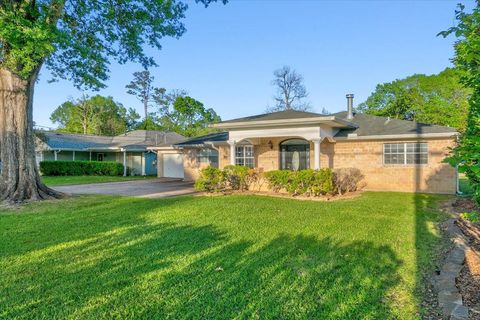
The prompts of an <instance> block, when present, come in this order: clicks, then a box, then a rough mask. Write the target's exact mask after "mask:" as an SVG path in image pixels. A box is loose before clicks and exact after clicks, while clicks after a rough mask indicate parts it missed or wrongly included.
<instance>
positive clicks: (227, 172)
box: [223, 165, 250, 191]
mask: <svg viewBox="0 0 480 320" xmlns="http://www.w3.org/2000/svg"><path fill="white" fill-rule="evenodd" d="M249 171H250V168H248V167H246V166H238V165H237V166H234V165H229V166H226V167H225V168H224V169H223V174H224V176H225V179H226V182H227V184H228V187H230V188H231V189H232V190H240V191H245V190H248V186H249V181H248V176H249Z"/></svg>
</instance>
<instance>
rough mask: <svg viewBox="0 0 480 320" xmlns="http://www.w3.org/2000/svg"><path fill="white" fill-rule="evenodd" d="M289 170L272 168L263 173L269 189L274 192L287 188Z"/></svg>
mask: <svg viewBox="0 0 480 320" xmlns="http://www.w3.org/2000/svg"><path fill="white" fill-rule="evenodd" d="M289 175H290V171H288V170H273V171H268V172H265V173H264V177H265V179H266V180H267V182H268V185H269V187H270V189H272V190H273V191H274V192H279V191H280V190H282V189H285V190H286V188H287V185H288V181H289Z"/></svg>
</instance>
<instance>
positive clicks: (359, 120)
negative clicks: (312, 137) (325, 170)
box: [334, 111, 457, 138]
mask: <svg viewBox="0 0 480 320" xmlns="http://www.w3.org/2000/svg"><path fill="white" fill-rule="evenodd" d="M334 115H335V116H338V117H342V118H344V117H347V112H346V111H343V112H337V113H335V114H334ZM351 121H352V122H353V123H355V124H357V125H358V127H357V128H344V129H340V130H339V132H338V133H337V134H336V135H335V136H334V138H339V137H342V138H343V137H345V138H346V137H348V135H349V134H356V135H357V136H358V137H367V136H384V135H385V136H388V135H408V134H412V135H420V134H442V133H452V135H453V134H455V133H456V132H457V130H456V129H455V128H451V127H445V126H438V125H433V124H425V123H419V122H414V121H408V120H399V119H390V118H388V117H378V116H372V115H367V114H362V113H356V114H354V117H353V119H352V120H351Z"/></svg>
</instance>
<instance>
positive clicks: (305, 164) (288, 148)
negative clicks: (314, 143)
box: [281, 144, 310, 171]
mask: <svg viewBox="0 0 480 320" xmlns="http://www.w3.org/2000/svg"><path fill="white" fill-rule="evenodd" d="M309 149H310V147H309V145H308V144H283V145H281V168H282V169H287V170H295V171H296V170H303V169H308V168H309V162H310V161H309V160H310V159H309V151H310V150H309Z"/></svg>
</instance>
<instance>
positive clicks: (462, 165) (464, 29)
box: [439, 1, 480, 203]
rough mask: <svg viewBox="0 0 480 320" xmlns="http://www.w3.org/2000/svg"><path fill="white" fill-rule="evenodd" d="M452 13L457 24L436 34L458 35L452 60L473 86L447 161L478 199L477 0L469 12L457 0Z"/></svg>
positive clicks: (479, 40)
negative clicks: (462, 128) (463, 125)
mask: <svg viewBox="0 0 480 320" xmlns="http://www.w3.org/2000/svg"><path fill="white" fill-rule="evenodd" d="M455 14H456V20H457V25H456V26H454V27H452V28H450V29H448V30H446V31H443V32H440V33H439V35H442V36H444V37H446V36H448V35H450V34H454V35H455V36H456V37H457V41H456V42H455V45H454V46H455V57H454V59H453V62H454V63H455V66H456V67H457V68H459V69H460V70H462V71H463V72H464V74H463V75H462V78H461V82H462V84H463V85H465V86H466V87H468V88H470V89H471V90H472V94H471V96H470V98H469V100H468V103H469V106H470V108H469V112H468V116H467V125H466V129H465V131H464V132H463V133H462V135H461V136H460V140H459V143H458V145H457V146H456V147H455V148H454V149H453V150H452V154H451V156H450V157H449V158H448V159H447V161H448V162H450V164H452V165H453V166H458V169H459V171H460V172H464V173H465V174H466V176H467V177H468V180H469V181H470V184H471V185H472V187H473V190H474V198H475V199H476V201H477V202H478V203H480V157H479V155H480V33H479V32H478V30H480V1H477V3H476V6H475V8H474V9H473V11H472V12H471V13H466V12H465V7H464V6H463V5H461V4H459V5H458V9H457V10H456V11H455Z"/></svg>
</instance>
